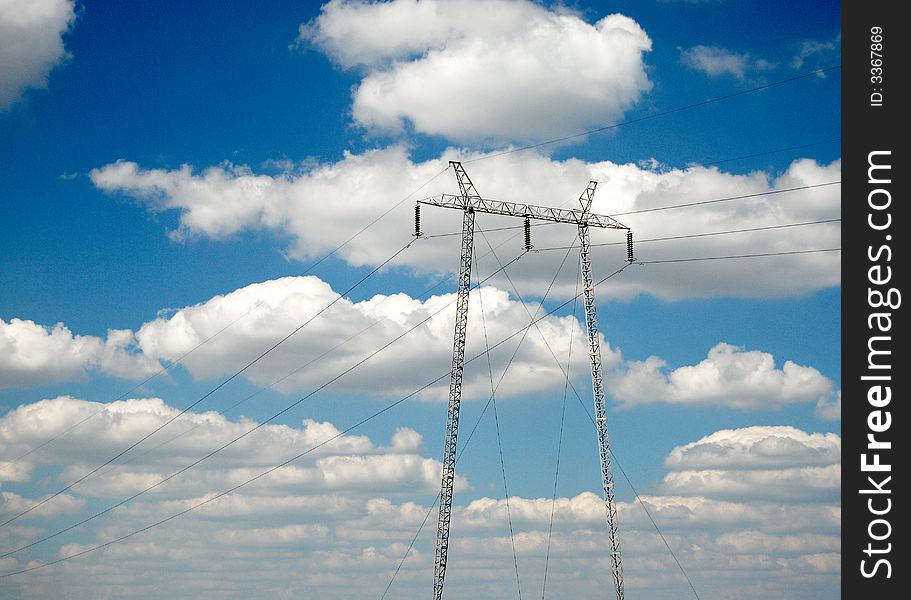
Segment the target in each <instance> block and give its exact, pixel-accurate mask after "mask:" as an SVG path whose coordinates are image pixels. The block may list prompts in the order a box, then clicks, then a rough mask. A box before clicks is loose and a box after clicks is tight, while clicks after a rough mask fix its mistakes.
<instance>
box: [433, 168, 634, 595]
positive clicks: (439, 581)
mask: <svg viewBox="0 0 911 600" xmlns="http://www.w3.org/2000/svg"><path fill="white" fill-rule="evenodd" d="M449 166H451V167H452V168H453V170H454V171H455V175H456V180H457V181H458V184H459V191H460V194H459V195H458V196H454V195H451V194H443V195H442V196H438V197H433V198H428V199H425V200H420V201H419V205H420V204H426V205H429V206H442V207H445V208H455V209H458V210H461V211H462V212H463V216H462V254H461V258H460V262H459V285H458V295H457V298H456V318H455V334H454V336H453V345H452V371H451V374H450V380H449V405H448V412H447V416H446V437H445V440H444V442H443V475H442V481H441V484H440V515H439V519H438V522H437V545H436V554H435V557H434V563H433V598H434V600H442V597H443V581H444V579H445V577H446V562H447V558H448V555H449V525H450V521H451V517H452V488H453V483H454V482H455V460H456V447H457V441H458V435H459V405H460V402H461V400H462V371H463V367H464V364H465V336H466V330H467V327H468V293H469V289H470V284H471V280H470V279H471V260H472V249H473V245H474V221H475V213H477V212H482V213H490V214H494V215H505V216H510V217H522V218H524V219H525V249H526V250H529V249H530V248H531V238H530V228H529V221H530V219H538V220H542V221H552V222H556V223H573V224H575V225H576V226H577V227H578V228H579V244H580V253H579V266H580V269H581V271H582V282H583V290H582V292H583V296H584V304H585V325H586V332H587V334H588V354H589V359H590V360H591V370H592V395H593V396H594V403H595V424H596V427H597V430H598V450H599V455H600V459H601V486H602V490H603V493H604V504H605V506H606V508H607V527H608V537H609V541H610V547H611V550H610V558H611V575H612V576H613V580H614V589H615V591H616V600H624V592H623V567H622V564H621V561H620V539H619V536H618V533H617V507H616V503H615V500H614V476H613V473H612V470H611V449H610V437H609V435H608V432H607V411H606V409H605V403H604V380H603V377H602V375H601V341H600V337H599V336H598V320H597V315H596V312H595V287H594V283H593V278H592V263H591V248H590V243H589V232H588V230H589V227H601V228H606V229H625V230H626V231H627V238H626V239H627V260H628V261H629V262H633V261H634V258H633V241H632V232H630V231H629V227H627V226H625V225H623V224H621V223H619V222H617V221H616V220H614V219H613V218H611V217H608V216H606V215H598V214H594V213H592V212H591V204H592V200H593V199H594V196H595V188H596V187H597V182H595V181H592V182H590V183H589V184H588V187H587V188H586V189H585V192H583V193H582V196H581V197H580V198H579V202H580V203H581V205H582V208H581V210H566V209H559V208H550V207H546V206H534V205H530V204H517V203H514V202H500V201H496V200H486V199H484V198H481V195H480V194H478V191H477V190H476V189H475V187H474V184H472V182H471V179H469V177H468V174H467V173H466V172H465V169H464V168H462V163H460V162H456V161H450V163H449ZM420 228H421V224H420V208H419V207H416V208H415V235H420Z"/></svg>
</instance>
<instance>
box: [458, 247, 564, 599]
mask: <svg viewBox="0 0 911 600" xmlns="http://www.w3.org/2000/svg"><path fill="white" fill-rule="evenodd" d="M474 267H475V272H476V273H477V270H478V269H477V261H475V262H474ZM561 267H562V265H561ZM558 273H559V271H558ZM478 279H480V277H478ZM478 302H479V303H480V308H481V328H482V330H483V332H484V348H485V350H486V352H485V354H486V356H487V372H488V374H489V376H490V400H491V401H492V402H493V423H494V427H495V429H496V432H497V450H498V451H499V453H500V473H501V474H502V475H503V493H504V495H505V497H506V522H507V523H508V524H509V541H510V543H511V544H512V561H513V566H514V567H515V570H516V591H517V593H518V597H519V600H522V584H521V583H520V580H519V557H518V556H517V554H516V534H515V531H514V530H513V527H512V512H511V510H510V507H509V485H508V484H507V482H506V461H505V459H504V458H503V441H502V439H501V436H500V419H499V417H498V416H497V390H496V387H494V384H493V364H492V363H491V361H490V343H489V341H488V339H487V318H486V316H485V314H484V292H483V290H478Z"/></svg>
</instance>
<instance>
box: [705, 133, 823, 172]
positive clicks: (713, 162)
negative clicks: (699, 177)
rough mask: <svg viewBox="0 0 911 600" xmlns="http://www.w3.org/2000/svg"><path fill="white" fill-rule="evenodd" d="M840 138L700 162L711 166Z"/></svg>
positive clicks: (811, 145) (797, 148) (798, 148)
mask: <svg viewBox="0 0 911 600" xmlns="http://www.w3.org/2000/svg"><path fill="white" fill-rule="evenodd" d="M840 141H841V138H840V137H837V138H832V139H829V140H822V141H819V142H810V143H809V144H800V145H799V146H788V147H787V148H778V149H776V150H766V151H765V152H757V153H755V154H746V155H743V156H735V157H734V158H723V159H721V160H713V161H711V162H704V163H700V164H701V165H702V166H703V167H711V166H714V165H720V164H724V163H727V162H734V161H736V160H746V159H748V158H758V157H760V156H768V155H770V154H778V153H780V152H788V151H789V150H802V149H803V148H812V147H813V146H821V145H822V144H831V143H833V142H840Z"/></svg>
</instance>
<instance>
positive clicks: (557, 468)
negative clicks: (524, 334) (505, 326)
mask: <svg viewBox="0 0 911 600" xmlns="http://www.w3.org/2000/svg"><path fill="white" fill-rule="evenodd" d="M570 249H572V247H570ZM579 278H580V273H576V289H575V290H574V293H573V310H572V315H573V319H572V321H570V324H569V352H568V353H567V356H566V376H565V379H564V381H563V402H562V405H561V408H560V433H559V436H558V437H557V460H556V466H555V467H554V490H553V494H551V501H550V524H549V525H548V528H547V550H546V551H545V553H544V579H543V581H542V583H541V600H544V597H545V595H546V593H547V568H548V566H549V565H550V542H551V539H552V538H553V534H554V510H555V509H556V507H557V481H558V479H559V477H560V455H561V453H562V450H563V427H564V425H565V424H566V394H567V392H568V391H569V372H570V369H571V365H572V360H573V337H574V336H573V333H574V330H575V326H576V300H575V298H578V297H579Z"/></svg>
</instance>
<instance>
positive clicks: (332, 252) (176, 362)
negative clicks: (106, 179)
mask: <svg viewBox="0 0 911 600" xmlns="http://www.w3.org/2000/svg"><path fill="white" fill-rule="evenodd" d="M449 168H450V167H449V166H448V165H447V166H446V167H445V168H444V169H443V170H442V171H440V172H439V173H437V174H436V175H434V176H433V177H431V178H430V179H428V180H427V181H425V182H424V183H422V184H421V185H420V186H418V187H417V188H415V189H414V190H413V191H411V192H410V193H408V194H407V195H406V196H405V197H403V198H402V199H401V200H399V201H398V202H396V203H395V204H394V205H393V206H392V207H391V208H389V209H387V210H386V211H384V212H383V213H381V214H380V215H379V216H378V217H376V218H375V219H373V221H371V222H370V223H368V224H367V225H365V226H364V227H362V228H361V229H360V230H358V231H357V232H356V233H355V234H354V235H352V236H351V237H349V238H348V239H346V240H345V241H344V242H342V243H341V244H339V245H338V246H336V247H335V248H334V249H332V250H330V251H329V253H328V254H325V255H324V256H322V257H321V258H320V259H318V260H317V261H316V262H313V263H311V264H310V266H309V267H307V268H306V269H304V271H302V272H301V273H299V274H298V277H303V276H305V275H307V274H309V273H310V272H311V271H313V270H314V269H315V268H316V267H317V266H318V265H319V264H320V263H322V262H323V261H325V260H326V259H328V258H329V257H331V256H333V255H335V254H336V253H337V252H338V251H339V250H341V249H342V248H344V247H345V246H347V245H348V244H349V243H351V242H352V241H353V240H354V239H355V238H357V237H359V236H360V235H361V234H362V233H364V232H365V231H367V230H368V229H369V228H370V227H373V226H374V225H376V224H377V223H378V222H379V221H380V220H382V219H383V218H384V217H386V215H388V214H389V213H390V212H392V211H393V210H395V209H396V208H398V207H399V206H401V205H402V204H403V203H404V202H405V201H406V200H408V199H409V198H411V197H412V196H414V195H415V194H417V193H418V192H419V191H421V190H422V189H424V188H425V187H427V186H428V185H430V183H431V182H433V180H435V179H436V178H437V177H439V176H440V175H442V174H443V173H445V172H446V171H448V170H449ZM263 302H264V300H259V301H258V302H256V303H254V304H253V305H252V306H250V308H248V309H247V310H246V311H245V312H244V313H243V314H241V315H240V316H238V317H237V318H236V319H234V320H233V321H231V322H230V323H228V324H227V325H225V326H224V327H222V328H221V329H219V330H218V331H216V332H215V333H214V334H212V335H211V336H209V337H207V338H205V339H203V340H202V341H200V342H199V343H198V344H197V345H196V346H194V347H193V348H191V349H190V350H188V351H187V352H185V353H184V354H182V355H180V356H179V357H177V359H176V360H174V361H171V363H170V364H169V365H168V366H166V367H162V368H160V369H159V370H158V371H156V372H155V373H153V374H152V375H150V376H149V377H147V378H146V379H144V380H142V381H140V382H139V383H137V384H136V385H134V386H133V387H131V388H130V389H128V390H127V391H125V392H123V393H122V394H120V395H119V396H117V397H116V398H114V399H113V400H111V402H116V401H118V400H122V399H123V398H125V397H127V396H128V395H129V394H131V393H133V392H134V391H136V390H138V389H139V388H141V387H142V386H144V385H145V384H147V383H149V382H150V381H153V380H154V379H156V378H158V377H159V376H161V375H163V374H165V373H167V372H169V371H171V370H172V369H174V368H175V367H176V366H177V365H179V364H181V363H182V362H183V360H184V359H185V358H187V357H188V356H190V355H191V354H193V353H194V352H196V351H197V350H198V349H199V348H201V347H202V346H204V345H206V344H207V343H209V342H211V341H212V340H214V339H215V338H216V337H218V336H219V335H221V334H222V333H223V332H224V331H225V330H227V329H229V328H231V327H233V326H234V325H235V324H236V323H237V322H238V321H240V320H241V319H243V318H245V317H246V316H247V315H249V314H250V313H251V312H253V310H255V309H256V308H257V307H259V306H260V305H262V303H263ZM104 410H105V409H103V408H102V409H99V410H98V411H96V412H94V413H92V414H90V415H88V416H86V417H85V418H83V419H81V420H79V421H77V422H76V423H74V424H73V425H70V426H69V427H67V428H66V429H64V430H63V431H62V432H60V433H59V434H57V435H55V436H53V437H50V438H48V439H46V440H44V441H43V442H41V443H40V444H38V445H37V446H34V447H33V448H31V449H30V450H28V451H26V452H24V453H23V454H20V455H19V456H16V457H15V458H12V459H11V460H10V463H12V464H15V463H17V462H19V461H20V460H22V459H23V458H26V457H28V456H29V455H31V454H32V453H34V452H36V451H38V450H40V449H41V448H44V447H45V446H47V445H48V444H50V443H52V442H55V441H57V440H59V439H61V438H63V437H65V436H67V435H68V434H69V433H71V432H72V431H74V430H75V429H77V428H78V427H80V426H81V425H83V424H84V423H86V422H87V421H90V420H91V419H93V418H95V417H97V416H98V415H100V414H101V413H103V412H104ZM153 433H154V432H153ZM4 525H6V523H2V524H0V527H3V526H4Z"/></svg>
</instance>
